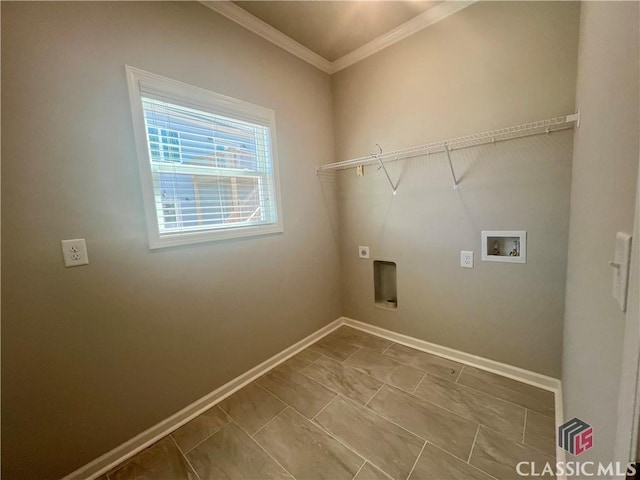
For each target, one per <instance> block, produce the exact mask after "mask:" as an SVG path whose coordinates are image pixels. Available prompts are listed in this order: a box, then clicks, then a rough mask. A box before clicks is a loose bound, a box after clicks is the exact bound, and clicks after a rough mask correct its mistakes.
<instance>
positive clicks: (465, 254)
mask: <svg viewBox="0 0 640 480" xmlns="http://www.w3.org/2000/svg"><path fill="white" fill-rule="evenodd" d="M460 266H461V267H462V268H473V252H469V251H465V250H462V251H461V252H460Z"/></svg>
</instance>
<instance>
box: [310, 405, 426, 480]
mask: <svg viewBox="0 0 640 480" xmlns="http://www.w3.org/2000/svg"><path fill="white" fill-rule="evenodd" d="M316 422H317V423H318V424H320V425H321V426H322V427H323V428H324V429H325V430H327V431H329V432H331V433H332V434H333V435H335V436H336V437H337V438H338V439H339V440H340V441H341V442H342V443H344V444H345V445H347V446H349V447H350V448H351V449H353V450H354V451H355V452H356V453H358V454H359V455H361V456H362V457H364V458H366V459H368V460H371V462H372V463H374V464H375V465H377V466H379V467H380V468H381V469H383V470H384V471H385V472H387V473H388V474H389V475H391V476H392V477H393V478H403V479H404V478H407V477H408V476H409V472H411V468H412V467H413V464H414V463H415V460H416V459H417V457H418V455H419V454H420V450H421V449H422V446H423V445H424V441H423V440H421V439H420V438H418V437H416V436H415V435H413V434H412V433H410V432H408V431H406V430H405V429H403V428H400V427H398V426H397V425H394V424H393V423H391V422H389V421H387V420H385V419H384V418H382V417H380V416H378V415H376V414H375V413H373V412H372V411H371V410H368V409H366V408H364V407H361V406H359V405H357V404H356V403H354V402H351V401H350V400H346V399H345V398H343V397H342V396H338V398H336V399H335V400H334V401H332V402H331V403H330V404H329V405H328V406H327V407H326V408H325V409H324V410H323V411H322V412H321V413H320V414H319V415H318V416H317V417H316Z"/></svg>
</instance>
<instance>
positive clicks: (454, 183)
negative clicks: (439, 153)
mask: <svg viewBox="0 0 640 480" xmlns="http://www.w3.org/2000/svg"><path fill="white" fill-rule="evenodd" d="M444 151H445V152H447V159H448V160H449V168H450V169H451V176H452V177H453V189H454V190H458V179H457V178H456V172H455V171H454V170H453V163H451V153H450V151H449V145H446V144H445V146H444Z"/></svg>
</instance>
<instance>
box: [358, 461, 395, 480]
mask: <svg viewBox="0 0 640 480" xmlns="http://www.w3.org/2000/svg"><path fill="white" fill-rule="evenodd" d="M353 480H391V477H390V476H388V475H387V474H386V473H384V472H383V471H382V470H380V469H378V468H376V467H374V466H373V465H371V464H370V463H369V462H366V463H365V464H364V466H363V467H362V469H360V471H359V472H358V474H357V475H356V478H354V479H353Z"/></svg>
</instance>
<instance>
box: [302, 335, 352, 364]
mask: <svg viewBox="0 0 640 480" xmlns="http://www.w3.org/2000/svg"><path fill="white" fill-rule="evenodd" d="M358 348H359V347H357V346H355V345H353V344H351V343H349V342H347V341H346V340H343V339H341V338H338V337H332V336H327V337H325V338H323V339H322V340H319V341H318V342H316V343H314V344H313V345H311V346H310V347H309V350H311V351H313V352H316V353H320V354H322V355H326V356H327V357H329V358H333V359H334V360H337V361H338V362H342V361H344V360H346V359H347V358H349V357H350V356H351V355H352V354H353V353H354V352H356V351H357V350H358Z"/></svg>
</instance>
